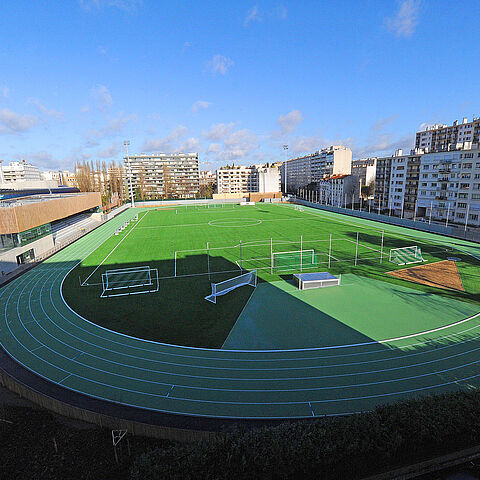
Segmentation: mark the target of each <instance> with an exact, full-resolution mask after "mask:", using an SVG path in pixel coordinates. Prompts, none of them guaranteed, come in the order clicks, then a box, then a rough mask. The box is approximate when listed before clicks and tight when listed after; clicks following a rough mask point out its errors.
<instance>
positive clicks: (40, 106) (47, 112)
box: [28, 98, 65, 120]
mask: <svg viewBox="0 0 480 480" xmlns="http://www.w3.org/2000/svg"><path fill="white" fill-rule="evenodd" d="M28 103H31V104H33V105H35V106H36V107H37V109H38V111H39V112H40V113H43V114H44V115H48V116H49V117H54V118H56V119H57V120H65V115H64V114H63V112H58V111H57V110H54V109H53V108H52V109H49V108H47V107H46V106H45V105H43V103H41V102H40V100H38V99H36V98H29V99H28Z"/></svg>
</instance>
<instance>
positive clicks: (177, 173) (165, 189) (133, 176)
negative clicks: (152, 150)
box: [124, 153, 199, 199]
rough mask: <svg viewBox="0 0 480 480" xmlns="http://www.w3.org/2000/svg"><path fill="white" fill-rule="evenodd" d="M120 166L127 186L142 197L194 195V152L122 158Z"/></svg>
mask: <svg viewBox="0 0 480 480" xmlns="http://www.w3.org/2000/svg"><path fill="white" fill-rule="evenodd" d="M124 163H125V174H126V180H127V182H128V184H129V185H130V182H131V188H132V189H133V192H134V193H136V192H139V193H140V194H141V195H142V196H144V197H145V198H153V199H154V198H162V197H165V198H194V197H195V195H196V194H197V193H198V189H199V170H198V153H158V154H153V155H147V154H145V153H141V154H140V155H130V156H128V157H124ZM129 188H130V187H129Z"/></svg>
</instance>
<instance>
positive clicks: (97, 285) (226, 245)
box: [63, 204, 480, 348]
mask: <svg viewBox="0 0 480 480" xmlns="http://www.w3.org/2000/svg"><path fill="white" fill-rule="evenodd" d="M136 212H138V221H131V222H130V223H129V224H128V226H127V227H126V228H125V229H124V230H123V231H122V232H120V233H119V235H112V236H111V237H109V238H107V239H106V240H105V241H104V242H103V243H102V244H101V245H100V246H99V247H98V248H96V249H95V250H94V251H93V252H92V253H91V254H90V255H89V256H87V257H86V258H85V259H83V261H82V262H81V263H80V264H79V265H77V267H76V268H74V269H73V270H72V271H71V272H70V274H69V275H68V276H67V278H66V279H65V281H64V284H63V295H64V298H65V300H66V301H67V303H68V304H69V305H70V306H71V308H72V309H73V310H75V311H76V312H78V313H79V314H80V315H82V316H83V317H85V318H87V319H88V320H90V321H92V322H94V323H97V324H99V325H101V326H104V327H106V328H109V329H112V330H115V331H118V332H122V333H125V334H128V335H132V336H135V337H141V338H145V339H150V340H156V341H161V342H165V343H170V344H179V345H188V346H199V347H211V348H219V347H221V346H222V345H223V344H224V342H225V341H226V339H227V337H228V336H229V334H230V332H231V330H232V328H233V327H234V325H235V322H236V321H237V318H238V317H239V316H240V314H241V312H242V310H243V309H244V308H245V306H246V305H247V302H248V300H249V298H250V296H251V294H252V291H253V289H252V287H248V286H244V287H241V288H238V289H236V290H234V291H232V292H230V293H229V294H226V295H224V296H222V297H219V298H218V301H217V303H216V304H212V303H210V302H207V301H206V300H205V299H204V297H205V296H207V295H209V294H210V293H211V287H210V283H211V282H220V281H223V280H226V279H228V278H232V277H233V276H236V275H239V274H240V273H241V271H242V270H241V268H242V269H248V270H251V269H257V272H258V279H259V282H269V283H272V282H280V281H283V282H289V281H290V279H291V276H292V273H296V272H299V271H300V270H303V271H329V272H331V273H333V274H349V273H353V274H355V276H356V277H358V278H362V277H368V278H369V279H371V280H372V281H377V282H387V283H388V284H390V285H398V286H402V287H406V288H408V289H409V290H410V291H412V292H422V293H425V294H435V295H440V296H441V297H442V298H444V299H447V300H448V299H451V300H452V301H456V300H461V301H463V302H470V303H472V302H473V303H476V302H479V301H480V297H479V292H480V286H479V277H478V267H479V265H480V262H479V261H478V260H477V259H475V258H474V257H472V256H469V255H467V254H464V253H463V252H462V251H459V250H458V246H457V243H458V242H456V241H455V240H454V239H448V238H442V237H439V236H436V235H431V234H427V233H423V232H416V231H413V230H408V229H405V228H400V227H393V226H390V225H382V224H380V223H375V222H371V221H366V220H360V219H356V218H352V217H347V216H344V215H339V214H334V213H330V212H324V211H320V210H313V209H309V208H305V209H304V211H298V210H295V208H294V206H293V205H283V204H281V205H273V204H256V205H255V206H239V205H235V206H231V205H227V206H222V205H218V206H216V208H212V205H211V206H210V208H207V207H206V206H188V207H181V206H175V205H172V206H170V207H168V208H163V209H153V208H150V209H136ZM124 215H125V214H124ZM129 217H131V212H130V214H129V216H128V217H127V216H125V218H129ZM357 235H358V243H357ZM330 245H331V247H330ZM411 245H417V246H419V247H420V248H421V250H422V254H423V257H424V259H425V260H426V262H427V263H429V262H435V261H439V260H445V259H447V258H448V257H450V256H455V257H458V258H460V260H461V261H459V262H457V266H458V269H459V272H460V274H461V277H462V281H463V285H464V287H465V292H456V291H449V290H442V289H438V288H433V287H427V286H423V285H419V284H413V283H409V282H406V281H403V280H399V279H395V278H392V277H389V276H387V275H385V274H386V272H388V271H391V270H396V269H402V268H405V266H397V265H395V264H393V263H390V262H389V261H388V256H389V251H390V249H391V248H401V247H407V246H411ZM300 250H301V251H302V252H303V253H302V254H301V255H299V254H291V253H286V254H282V253H281V252H298V251H300ZM272 252H273V253H274V255H273V258H274V260H273V265H272ZM305 252H307V253H305ZM300 258H302V266H300V265H299V264H298V263H297V264H295V262H296V260H295V259H300ZM289 259H290V260H291V259H293V260H292V261H290V260H289ZM297 261H298V260H297ZM289 262H290V263H289ZM137 266H148V267H150V268H151V269H156V271H158V284H157V280H156V274H155V275H153V274H152V275H153V277H154V279H153V282H152V283H153V287H155V288H156V287H157V286H158V291H156V292H154V293H147V294H138V295H137V294H136V295H128V296H115V297H109V298H101V294H102V290H103V288H102V274H103V273H105V272H106V271H107V270H113V269H120V268H122V269H125V268H132V267H137ZM240 267H241V268H240ZM272 267H274V268H272ZM209 271H210V275H208V272H209ZM81 285H83V286H81ZM155 288H154V289H155ZM333 288H336V287H333ZM139 290H141V288H140V289H138V288H137V289H135V288H134V289H132V290H131V292H137V291H139ZM281 290H285V291H288V288H283V289H281ZM377 290H378V289H377ZM122 291H123V290H122ZM352 291H353V290H352ZM372 291H373V290H372ZM118 292H120V290H118ZM352 295H353V296H352V298H350V301H351V302H355V294H352ZM356 295H357V297H358V296H359V295H362V293H361V291H360V293H357V294H356ZM404 297H405V295H404ZM274 298H277V297H275V296H274V295H272V298H271V299H270V300H269V297H268V296H267V297H266V298H265V299H264V302H268V301H272V302H273V301H275V300H274ZM357 300H360V299H359V298H358V299H357ZM361 300H362V301H363V302H364V303H365V298H362V299H361ZM343 301H346V300H345V299H344V300H343ZM374 301H375V299H374V298H372V302H374ZM403 301H405V302H408V298H406V297H405V298H403ZM301 303H305V304H307V303H308V302H301ZM310 303H315V302H314V301H312V302H310ZM366 303H368V302H366ZM296 305H297V307H298V302H297V304H296ZM275 308H277V309H278V308H279V306H278V305H275ZM280 308H281V307H280ZM302 308H303V307H302ZM308 308H311V307H308ZM349 308H351V309H353V310H354V307H349ZM266 310H267V311H268V308H267V309H266ZM387 314H388V312H385V315H386V316H387ZM439 321H441V319H439ZM415 330H417V331H422V328H421V325H419V328H417V329H415ZM369 335H370V337H373V338H377V336H376V335H375V334H373V333H372V331H369ZM336 343H337V344H342V343H349V338H342V339H338V341H337V342H336Z"/></svg>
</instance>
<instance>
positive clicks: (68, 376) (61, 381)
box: [58, 373, 73, 385]
mask: <svg viewBox="0 0 480 480" xmlns="http://www.w3.org/2000/svg"><path fill="white" fill-rule="evenodd" d="M72 375H73V373H69V374H68V375H67V376H66V377H63V378H62V379H61V380H60V381H59V382H58V384H59V385H61V384H62V383H63V382H64V381H65V380H66V379H67V378H70V377H71V376H72Z"/></svg>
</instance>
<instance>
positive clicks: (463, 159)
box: [417, 148, 480, 226]
mask: <svg viewBox="0 0 480 480" xmlns="http://www.w3.org/2000/svg"><path fill="white" fill-rule="evenodd" d="M417 204H418V211H417V215H418V216H420V217H424V218H428V219H430V218H432V219H434V220H441V221H445V222H447V221H448V222H452V223H458V224H465V225H470V226H479V225H480V149H479V148H477V149H474V150H457V151H450V152H435V153H427V154H424V155H422V156H421V162H420V180H419V189H418V200H417Z"/></svg>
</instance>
